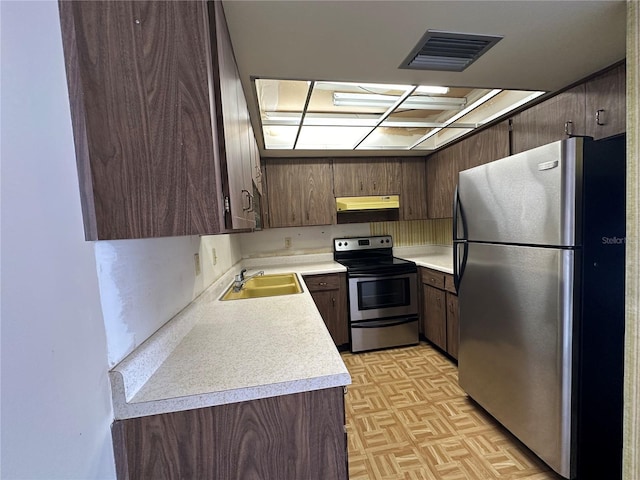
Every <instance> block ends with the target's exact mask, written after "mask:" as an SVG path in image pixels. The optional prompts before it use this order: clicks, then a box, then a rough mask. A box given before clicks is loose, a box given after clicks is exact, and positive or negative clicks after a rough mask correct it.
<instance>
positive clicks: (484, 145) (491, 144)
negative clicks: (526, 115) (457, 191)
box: [455, 121, 511, 184]
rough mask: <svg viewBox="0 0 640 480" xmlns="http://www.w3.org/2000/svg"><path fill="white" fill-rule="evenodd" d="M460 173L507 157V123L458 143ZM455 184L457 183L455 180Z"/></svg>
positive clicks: (499, 124)
mask: <svg viewBox="0 0 640 480" xmlns="http://www.w3.org/2000/svg"><path fill="white" fill-rule="evenodd" d="M459 148H460V149H461V150H462V151H461V153H460V164H459V165H458V167H459V169H460V171H462V170H466V169H468V168H473V167H477V166H478V165H484V164H485V163H489V162H493V161H494V160H498V159H500V158H504V157H508V156H509V155H510V153H511V150H510V147H509V122H508V121H504V122H501V123H498V124H496V125H494V126H492V127H489V128H486V129H484V130H481V131H479V132H478V133H476V134H475V135H473V136H471V137H468V138H466V139H464V140H462V141H461V142H460V147H459ZM455 183H456V184H457V183H458V181H457V178H456V182H455Z"/></svg>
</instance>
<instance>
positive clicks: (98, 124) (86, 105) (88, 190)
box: [60, 1, 222, 240]
mask: <svg viewBox="0 0 640 480" xmlns="http://www.w3.org/2000/svg"><path fill="white" fill-rule="evenodd" d="M60 19H61V26H62V35H63V44H64V54H65V63H66V69H67V80H68V85H69V97H70V104H71V114H72V122H73V130H74V139H75V146H76V158H77V164H78V172H79V180H80V190H81V197H82V208H83V218H84V225H85V236H86V238H87V239H89V240H98V239H122V238H144V237H159V236H174V235H194V234H205V233H216V232H219V231H220V230H221V228H222V205H221V204H222V202H221V198H220V188H219V186H218V181H217V175H216V165H215V160H216V152H215V147H214V135H215V134H216V132H215V130H214V129H213V128H212V123H211V102H212V98H211V97H210V94H209V92H210V90H209V78H210V77H211V73H212V65H211V55H210V50H209V36H210V32H209V26H208V25H209V24H208V15H207V8H206V5H205V3H204V2H153V1H132V2H126V1H119V2H67V1H62V2H60Z"/></svg>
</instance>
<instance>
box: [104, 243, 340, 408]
mask: <svg viewBox="0 0 640 480" xmlns="http://www.w3.org/2000/svg"><path fill="white" fill-rule="evenodd" d="M312 260H313V261H307V262H304V261H301V259H300V257H297V261H295V260H294V259H293V258H290V259H289V258H287V259H285V260H284V261H282V262H273V261H271V262H267V261H265V262H263V263H264V264H269V265H268V266H265V267H264V268H258V267H257V266H256V265H255V264H256V263H258V262H253V261H247V262H240V263H239V264H237V265H236V266H234V267H232V269H230V270H229V271H228V272H227V273H225V274H224V275H223V276H222V277H221V278H220V279H219V280H217V281H216V282H214V283H213V284H212V285H211V286H210V287H209V288H208V289H207V290H205V292H204V293H203V294H201V295H200V296H199V297H198V298H196V299H195V300H194V301H193V302H191V303H190V304H189V305H188V306H187V307H186V308H185V309H184V310H183V311H182V312H180V314H178V315H177V316H176V317H174V318H173V319H172V320H170V321H169V322H167V324H166V325H165V326H163V327H162V328H161V329H160V330H159V331H158V332H156V333H155V334H154V335H152V336H151V337H150V338H149V339H147V340H146V341H145V342H144V343H143V344H142V345H141V346H140V347H138V348H137V349H136V350H134V351H133V352H132V353H131V354H130V355H128V356H127V357H126V358H125V359H124V360H123V361H122V362H120V363H119V364H118V365H116V366H115V367H114V368H113V369H112V370H111V371H110V372H109V378H110V380H111V387H112V400H113V409H114V417H115V419H116V420H122V419H127V418H135V417H142V416H148V415H156V414H162V413H171V412H176V411H182V410H191V409H195V408H205V407H211V406H216V405H223V404H227V403H236V402H242V401H248V400H255V399H259V398H267V397H272V396H279V395H287V394H295V393H300V392H305V391H312V390H319V389H324V388H332V387H338V386H346V385H349V384H350V383H351V377H350V375H349V372H348V370H347V368H346V366H345V365H344V362H343V361H342V358H341V357H340V354H339V352H338V350H337V348H336V347H335V345H334V343H333V340H332V338H331V335H330V334H329V332H328V330H327V328H326V326H325V324H324V322H323V320H322V317H321V316H320V313H319V312H318V310H317V308H316V306H315V303H314V301H313V298H312V297H311V295H310V293H309V291H308V288H307V287H306V284H305V283H304V278H303V276H304V275H314V274H327V273H340V272H345V271H346V269H345V268H344V267H343V266H342V265H340V264H338V263H336V262H334V261H333V260H332V256H331V255H328V256H326V255H325V256H314V258H312ZM241 268H247V269H248V272H247V274H251V273H253V272H254V270H264V271H265V274H271V273H283V272H294V273H296V274H298V278H299V280H300V282H301V285H302V289H303V292H302V293H300V294H294V295H282V296H275V297H266V298H255V299H245V300H233V301H221V300H219V298H220V296H221V295H222V294H223V293H224V292H225V291H226V289H227V287H228V286H229V285H230V284H231V282H232V281H233V277H234V275H235V274H236V273H237V272H239V270H240V269H241ZM163 349H166V351H164V350H163Z"/></svg>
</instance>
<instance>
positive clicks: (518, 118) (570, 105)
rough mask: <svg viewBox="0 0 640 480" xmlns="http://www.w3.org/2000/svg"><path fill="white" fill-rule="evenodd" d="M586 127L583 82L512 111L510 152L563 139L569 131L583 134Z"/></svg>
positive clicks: (522, 150) (517, 151) (569, 133)
mask: <svg viewBox="0 0 640 480" xmlns="http://www.w3.org/2000/svg"><path fill="white" fill-rule="evenodd" d="M586 131H587V129H586V125H585V86H584V84H581V85H578V86H576V87H574V88H572V89H570V90H567V91H566V92H563V93H560V94H558V95H556V96H554V97H551V98H550V99H548V100H545V101H544V102H542V103H539V104H538V105H534V106H533V107H531V108H528V109H526V110H524V111H523V112H521V113H519V114H517V115H515V116H514V117H513V119H512V132H513V133H512V141H513V152H512V153H514V154H515V153H520V152H524V151H525V150H529V149H531V148H535V147H539V146H540V145H546V144H547V143H551V142H555V141H557V140H564V139H565V138H568V137H569V135H584V134H585V133H586Z"/></svg>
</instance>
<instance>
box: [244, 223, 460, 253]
mask: <svg viewBox="0 0 640 480" xmlns="http://www.w3.org/2000/svg"><path fill="white" fill-rule="evenodd" d="M451 226H452V222H451V219H450V218H445V219H439V220H415V221H407V222H379V223H352V224H343V225H324V226H316V227H295V228H269V229H265V230H262V231H258V232H251V233H241V234H238V235H237V236H238V237H239V238H240V245H241V249H242V257H243V258H260V257H272V256H288V255H305V254H312V253H331V252H332V251H333V250H332V244H331V241H332V240H333V239H334V238H336V237H356V236H366V235H393V241H394V244H395V245H397V246H399V247H405V246H413V245H451V243H452V242H451ZM287 245H288V246H287Z"/></svg>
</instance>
